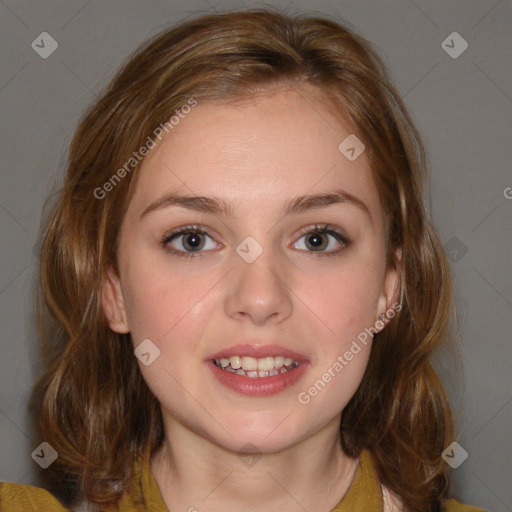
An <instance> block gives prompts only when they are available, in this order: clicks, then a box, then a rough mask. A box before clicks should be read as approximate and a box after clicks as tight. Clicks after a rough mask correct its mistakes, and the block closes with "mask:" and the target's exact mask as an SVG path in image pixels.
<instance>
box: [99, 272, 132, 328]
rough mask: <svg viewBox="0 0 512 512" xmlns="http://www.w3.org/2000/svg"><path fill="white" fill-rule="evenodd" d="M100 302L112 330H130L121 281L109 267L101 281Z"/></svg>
mask: <svg viewBox="0 0 512 512" xmlns="http://www.w3.org/2000/svg"><path fill="white" fill-rule="evenodd" d="M101 304H102V306H103V311H104V313H105V316H106V317H107V320H108V324H109V325H110V328H111V329H112V330H113V331H114V332H117V333H119V334H126V333H127V332H130V328H129V327H128V320H127V318H126V310H125V307H124V298H123V292H122V290H121V283H120V281H119V277H118V275H117V274H116V273H115V272H114V271H113V270H112V269H110V268H109V269H108V270H107V273H106V277H105V280H104V281H103V290H102V295H101Z"/></svg>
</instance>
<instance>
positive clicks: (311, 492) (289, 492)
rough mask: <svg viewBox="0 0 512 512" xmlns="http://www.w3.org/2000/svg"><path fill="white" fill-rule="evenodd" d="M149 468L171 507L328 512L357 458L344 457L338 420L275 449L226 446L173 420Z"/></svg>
mask: <svg viewBox="0 0 512 512" xmlns="http://www.w3.org/2000/svg"><path fill="white" fill-rule="evenodd" d="M166 423H167V425H166V440H165V442H164V443H163V445H162V447H161V448H160V449H159V450H158V451H157V453H156V454H155V456H154V457H153V459H152V462H151V470H152V472H153V475H154V476H155V479H156V481H157V484H158V486H159V488H160V491H161V494H162V497H163V499H164V502H165V503H166V505H167V507H168V508H169V510H187V511H190V512H194V511H200V512H209V511H220V510H244V509H246V508H247V504H248V503H250V504H251V507H250V508H251V511H254V512H259V511H265V512H269V511H274V510H275V511H276V512H277V511H280V512H288V511H290V512H291V511H300V510H315V511H319V512H324V511H325V512H329V511H330V510H332V509H333V508H334V507H335V506H336V505H337V504H338V503H339V501H340V500H341V499H342V497H343V496H344V495H345V493H346V492H347V490H348V488H349V487H350V484H351V482H352V479H353V477H354V475H355V470H356V468H357V460H354V459H351V458H349V457H347V456H346V455H345V454H344V453H343V451H342V449H341V443H340V437H339V429H338V425H339V418H338V419H336V420H335V421H333V422H332V424H329V425H327V426H326V427H324V428H323V429H322V430H321V431H320V432H317V433H315V434H314V435H312V436H310V437H308V438H306V439H303V440H302V441H300V442H298V443H297V444H295V445H293V446H290V447H288V448H286V449H284V450H282V451H279V452H277V453H255V454H240V453H238V454H237V453H235V452H232V451H230V450H227V449H225V448H223V447H221V446H219V445H217V444H215V443H214V442H212V441H211V440H209V439H205V438H204V437H202V436H200V435H198V434H197V433H196V432H193V431H191V430H189V429H188V428H186V427H184V426H183V425H182V424H181V423H178V422H177V421H168V422H166Z"/></svg>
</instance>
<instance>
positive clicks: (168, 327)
mask: <svg viewBox="0 0 512 512" xmlns="http://www.w3.org/2000/svg"><path fill="white" fill-rule="evenodd" d="M306 98H307V101H306ZM350 133H352V131H351V130H350V127H349V125H348V124H347V123H346V122H345V121H343V122H342V120H340V119H339V116H338V118H335V117H334V115H333V114H332V113H331V112H330V111H329V110H328V109H327V108H326V107H325V106H324V105H323V104H322V103H321V102H320V101H319V100H318V98H317V95H315V94H314V91H313V90H312V89H308V88H307V87H303V88H302V89H301V91H300V94H299V93H298V92H297V91H295V90H293V89H285V88H280V89H277V90H275V91H272V92H270V91H269V92H267V93H265V94H262V95H259V96H255V97H253V98H252V99H250V100H246V101H243V102H238V103H236V104H235V103H233V104H229V103H223V104H220V103H209V102H203V103H201V102H199V104H198V106H197V107H195V108H194V109H193V111H192V112H191V113H190V114H188V115H187V116H186V117H185V118H184V119H182V120H181V121H180V123H179V125H178V126H177V127H176V128H175V129H174V130H173V131H172V132H171V133H170V134H169V135H168V136H167V137H166V138H164V139H163V140H162V142H161V143H160V144H159V145H158V147H157V148H155V149H154V150H152V151H151V152H150V154H149V155H148V156H147V157H146V158H145V159H144V161H143V163H142V166H141V169H140V175H139V178H138V182H137V186H136V190H135V193H134V196H133V198H132V200H131V202H130V205H129V207H128V210H127V213H126V216H125V218H124V220H123V223H122V226H121V233H120V244H119V252H118V262H119V275H115V274H114V273H113V272H111V273H110V276H109V278H108V280H107V283H106V285H107V286H106V287H105V293H104V297H103V305H104V309H105V312H106V314H107V317H108V319H109V323H110V327H111V328H112V329H113V330H114V331H116V332H119V333H124V332H130V333H131V336H132V339H133V342H134V346H137V345H138V344H139V343H141V342H142V340H145V339H150V340H151V341H152V342H153V343H154V344H155V345H156V346H157V347H158V348H159V350H160V356H159V357H158V358H156V359H155V360H154V362H153V363H152V364H151V365H149V366H144V365H143V364H142V363H140V362H139V366H140V369H141V372H142V374H143V376H144V379H145V380H146V382H147V383H148V385H149V387H150V389H151V390H152V391H153V393H154V394H155V395H156V397H157V398H158V400H159V402H160V404H161V408H162V414H163V419H164V427H165V434H166V441H165V443H164V445H163V447H162V448H161V449H160V450H159V452H158V453H157V455H156V456H155V457H154V459H153V460H152V471H153V474H154V476H155V478H156V480H157V483H158V485H159V487H160V490H161V492H162V496H163V498H164V501H165V502H166V504H167V506H168V508H169V509H170V510H194V509H195V510H197V511H200V512H202V511H217V510H219V511H220V510H242V509H245V508H246V507H247V504H248V503H251V510H253V511H259V510H261V511H263V510H265V511H269V510H271V511H274V510H275V511H277V510H279V511H292V510H293V511H296V510H304V509H306V510H316V511H328V510H331V509H332V508H333V507H334V506H335V505H336V504H337V503H338V502H339V501H340V500H341V498H342V497H343V495H344V494H345V493H346V491H347V489H348V488H349V486H350V483H351V482H352V479H353V477H354V474H355V470H356V467H357V463H358V461H357V460H352V459H350V458H348V457H347V456H346V455H345V454H344V453H343V452H342V450H341V447H340V439H339V422H340V417H341V412H342V410H343V408H344V407H345V405H346V404H347V402H348V401H349V400H350V398H351V397H352V396H353V394H354V393H355V391H356V389H357V387H358V385H359V383H360V382H361V379H362V376H363V374H364V371H365V368H366V365H367V361H368V356H369V351H370V347H371V342H370V343H368V345H367V346H363V345H361V348H362V349H361V351H360V352H359V353H358V354H357V355H355V356H354V358H353V359H352V360H351V361H350V362H349V364H348V365H347V366H345V367H344V368H343V370H342V371H341V372H339V373H336V374H335V375H336V376H335V377H334V378H332V379H331V381H330V382H329V383H328V384H327V385H326V386H325V388H324V389H322V391H321V392H319V393H318V394H317V396H315V397H312V398H311V400H310V402H309V403H308V404H306V405H304V404H301V403H299V401H298V394H299V393H300V392H302V391H307V389H308V388H309V387H310V386H311V385H312V384H313V383H314V382H315V381H317V380H318V379H320V378H321V377H322V374H324V373H325V371H327V369H328V368H329V367H332V365H333V363H334V362H335V361H336V360H337V357H338V356H339V355H343V354H344V353H345V352H346V351H347V350H348V349H349V348H350V346H351V343H352V341H353V340H355V339H356V337H357V335H358V334H359V333H361V332H362V331H364V329H365V328H369V327H372V326H374V325H375V322H376V321H377V320H378V318H379V315H380V314H381V313H384V312H385V311H386V310H387V309H389V308H390V307H391V305H392V303H393V302H394V301H395V300H396V292H397V273H396V272H395V271H394V270H391V269H388V268H387V265H386V259H385V248H386V240H385V235H384V233H385V230H384V225H383V213H382V210H381V206H380V202H379V197H378V192H377V190H376V187H375V185H374V183H373V180H372V177H371V171H370V168H369V166H368V161H367V159H366V156H365V153H363V154H362V155H361V156H360V157H359V158H357V159H356V160H355V161H353V162H351V161H349V160H348V159H347V158H345V156H344V155H343V154H341V153H340V151H339V150H338V145H339V144H340V142H341V141H343V140H344V139H345V138H346V137H347V136H348V135H349V134H350ZM339 189H343V190H344V191H346V192H348V193H349V194H352V195H353V196H355V197H357V198H358V199H359V200H360V201H362V202H363V203H364V204H365V205H366V207H367V209H368V213H365V211H363V209H362V208H359V207H357V206H354V205H353V204H350V203H343V204H336V205H330V206H327V207H324V208H316V209H313V210H309V211H306V212H303V213H299V214H293V215H290V216H283V214H282V208H283V205H284V204H285V203H286V202H288V201H290V200H291V199H293V198H295V197H297V196H300V195H303V194H315V193H322V192H332V191H334V190H339ZM169 192H180V193H183V194H187V195H208V196H215V197H219V198H222V199H224V200H226V201H230V202H231V205H232V208H233V210H234V213H235V216H233V217H228V216H225V215H220V214H219V215H215V214H211V213H204V212H197V211H192V210H188V209H185V208H181V207H179V206H169V207H167V208H163V209H160V210H154V211H152V212H151V213H149V214H148V215H146V216H144V217H143V218H142V219H140V216H141V213H142V212H143V211H144V210H145V209H146V208H147V207H148V205H149V204H150V203H152V202H153V201H155V200H156V199H159V198H160V197H162V196H163V195H165V194H166V193H169ZM318 223H326V224H329V225H330V226H332V227H333V228H335V229H337V230H340V231H341V232H342V233H343V234H344V235H345V236H347V237H348V238H349V240H350V241H351V242H350V243H349V244H348V245H347V246H344V245H342V244H340V243H339V242H338V241H337V240H336V239H335V238H334V237H332V236H331V235H323V238H322V240H323V241H324V242H325V243H328V246H327V247H325V248H324V249H321V251H322V250H323V251H324V253H325V252H331V255H330V256H322V255H321V254H319V253H318V252H316V251H315V249H314V247H313V248H311V247H309V248H308V246H307V245H306V241H307V240H310V239H311V235H309V237H308V236H304V234H303V231H304V230H305V228H308V227H309V228H311V229H312V230H313V231H314V225H315V224H318ZM188 224H198V225H200V226H201V227H202V228H203V229H205V230H206V231H208V235H209V236H205V237H204V238H203V239H201V240H202V241H203V242H204V244H205V245H204V246H203V247H204V248H203V250H202V257H200V258H199V257H197V258H185V257H179V256H176V255H174V254H172V253H171V252H170V251H169V250H168V249H169V246H171V248H174V249H175V250H182V251H185V248H184V246H183V242H184V239H185V238H186V237H185V236H181V237H180V236H178V237H177V238H176V239H174V241H172V242H169V244H168V247H167V249H166V248H164V247H162V246H161V245H160V244H159V241H160V239H161V238H162V237H164V235H166V234H168V233H169V232H170V231H171V230H172V229H174V228H179V227H181V226H186V225H188ZM248 236H251V237H253V238H254V239H255V240H256V241H257V242H258V243H259V244H260V246H261V247H262V248H263V253H262V254H261V255H260V256H259V257H258V258H257V259H256V260H255V261H254V262H253V263H250V264H249V263H247V262H246V261H244V260H243V259H242V258H241V257H240V256H239V255H238V254H237V252H236V251H235V249H236V247H237V246H238V245H239V244H240V243H241V242H242V241H243V240H244V239H245V238H246V237H248ZM209 237H211V238H209ZM188 241H190V238H189V239H188ZM340 248H341V251H340V252H338V253H337V254H336V255H333V254H332V252H333V251H335V250H337V249H340ZM189 252H190V251H189ZM194 254H197V253H194ZM247 339H251V340H258V342H259V343H258V344H262V345H264V344H268V343H278V344H280V345H282V346H284V347H286V348H289V349H291V350H294V351H296V352H299V353H302V354H304V355H305V356H306V357H307V359H308V361H309V365H308V368H307V371H306V373H305V374H304V375H303V377H302V378H301V379H300V380H299V381H298V382H297V383H296V384H294V385H293V386H291V387H289V388H287V389H285V390H284V391H282V392H281V393H279V394H277V395H275V396H270V397H253V396H250V397H248V396H243V395H240V394H238V393H236V392H235V391H232V390H230V389H228V388H226V387H224V386H223V385H221V384H220V383H219V382H218V381H217V380H216V379H215V378H214V376H213V375H212V373H211V371H210V370H209V369H208V368H207V367H206V366H205V360H207V359H208V357H209V356H211V355H212V354H214V353H215V352H218V351H220V350H222V349H224V348H227V347H230V346H232V345H234V344H236V343H244V341H245V340H247ZM247 443H250V444H251V445H252V447H249V448H248V447H247V446H246V447H245V449H244V450H243V451H244V452H253V453H254V454H256V455H255V457H254V459H252V461H251V460H250V459H247V457H241V456H240V453H239V451H240V450H241V449H242V447H244V446H245V445H246V444H247ZM248 460H249V463H247V462H248ZM253 462H255V463H253Z"/></svg>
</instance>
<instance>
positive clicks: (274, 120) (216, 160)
mask: <svg viewBox="0 0 512 512" xmlns="http://www.w3.org/2000/svg"><path fill="white" fill-rule="evenodd" d="M349 136H350V137H353V128H351V126H350V125H349V124H348V123H347V122H346V120H344V119H343V118H342V117H341V116H340V115H336V114H335V113H334V112H333V110H332V109H330V108H328V107H327V104H326V103H325V102H323V101H322V100H321V97H320V94H319V93H318V91H313V90H312V88H309V89H308V88H301V89H284V88H283V89H279V90H276V91H272V92H267V93H265V94H258V95H256V96H254V97H251V98H246V99H244V100H243V101H239V100H237V101H227V102H213V101H204V102H201V100H198V105H197V106H196V107H195V108H194V109H193V110H191V111H190V113H188V114H187V115H185V116H183V117H182V118H181V119H180V121H179V124H178V125H177V126H175V127H174V129H173V130H172V131H171V132H170V133H169V134H168V135H166V136H165V137H164V138H163V140H162V141H161V142H160V143H159V144H158V146H157V147H156V148H155V149H153V150H151V152H150V153H149V154H148V156H146V158H145V159H144V161H143V162H142V165H141V168H140V169H139V176H138V180H137V186H136V189H135V193H134V196H133V198H132V203H133V205H132V209H137V210H138V211H141V210H143V209H144V208H145V206H147V203H148V202H150V201H153V200H154V199H155V198H156V197H157V196H158V195H161V194H162V193H164V192H175V191H179V192H181V193H186V194H187V195H191V194H195V195H212V196H216V197H219V198H224V199H227V200H229V201H230V202H232V203H233V204H234V207H235V208H238V209H240V210H243V209H244V207H252V206H256V205H258V204H259V205H265V207H266V208H273V206H274V205H275V207H276V208H277V207H279V206H281V205H282V203H283V202H286V201H287V200H289V199H292V198H293V197H294V196H298V195H304V194H308V193H319V192H328V191H332V190H337V189H340V188H341V189H343V190H346V191H347V192H348V193H349V194H352V195H354V196H356V197H359V198H360V199H361V200H363V201H364V202H365V203H366V204H367V205H368V207H369V209H370V210H372V209H373V210H376V211H375V212H374V214H376V215H378V213H379V212H378V211H377V210H378V209H379V204H378V203H379V201H378V195H377V191H376V189H375V185H374V183H373V179H372V174H371V169H370V167H369V165H368V161H367V159H366V155H365V153H364V152H363V153H362V154H361V155H360V156H359V157H357V158H356V159H355V160H353V161H351V160H349V159H348V158H347V156H346V153H343V152H342V151H340V149H339V147H340V144H341V143H343V141H345V140H346V139H347V137H349ZM348 140H349V141H351V140H353V139H352V138H349V139H348ZM345 146H346V144H344V145H343V144H342V149H343V148H344V147H345Z"/></svg>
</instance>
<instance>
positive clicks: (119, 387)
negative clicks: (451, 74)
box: [34, 9, 452, 512]
mask: <svg viewBox="0 0 512 512" xmlns="http://www.w3.org/2000/svg"><path fill="white" fill-rule="evenodd" d="M305 84H307V85H313V86H315V87H316V90H318V92H319V94H320V95H321V97H322V98H323V100H324V104H325V106H326V107H327V108H330V109H332V110H333V111H334V112H336V113H337V114H338V115H339V116H340V119H345V120H348V121H349V123H351V124H352V127H353V129H354V131H355V133H357V135H358V137H359V138H360V139H361V140H362V141H363V142H364V144H365V145H366V148H367V151H366V153H365V154H366V155H367V158H368V159H369V162H370V166H371V170H372V173H373V178H374V180H375V183H376V186H377V189H378V191H379V195H380V201H381V205H382V208H383V212H384V215H385V221H386V226H387V234H388V237H387V238H388V240H387V244H388V264H389V265H390V266H395V267H396V268H399V272H400V279H401V280H400V283H401V290H400V294H401V303H402V310H401V311H400V312H399V313H398V314H397V315H396V317H395V318H394V319H393V320H392V321H391V322H390V323H389V324H388V325H387V327H386V329H384V330H383V331H382V332H380V333H379V334H377V335H376V337H375V339H374V343H373V348H372V351H371V355H370V360H369V363H368V367H367V370H366V373H365V375H364V378H363V381H362V383H361V385H360V387H359V388H358V390H357V392H356V393H355V395H354V396H353V398H352V399H351V401H350V402H349V404H348V405H347V407H346V408H345V409H344V411H343V414H342V420H341V425H340V429H341V434H342V443H343V449H344V450H345V452H346V453H347V454H348V455H349V456H352V457H356V456H358V455H359V453H360V452H361V450H363V449H368V450H370V451H371V453H372V456H373V459H374V461H375V465H376V468H377V471H378V475H379V477H380V480H381V482H382V484H383V485H385V486H386V487H387V488H388V489H389V490H390V491H391V492H392V493H394V494H395V495H397V496H398V497H399V498H400V499H401V501H402V502H403V504H404V506H405V508H406V510H409V511H414V512H423V511H425V512H426V511H429V512H431V511H433V510H439V509H440V507H441V503H442V501H443V499H445V498H446V495H447V489H448V484H447V478H446V468H445V464H444V461H443V460H442V458H441V452H442V451H443V449H444V448H445V446H446V444H448V442H450V441H451V430H452V419H451V413H450V408H449V405H448V402H447V399H446V396H445V393H444V391H443V387H442V385H441V382H440V380H439V379H438V377H437V375H436V373H435V372H434V370H433V366H432V354H433V351H434V349H435V348H436V347H437V346H438V345H439V344H440V343H441V342H442V341H443V340H446V339H448V336H447V325H448V320H449V312H450V311H451V302H452V296H451V294H452V292H451V281H450V275H449V270H448V266H447V262H446V259H445V256H444V254H443V251H442V247H441V245H440V242H439V239H438V236H437V234H436V232H435V230H434V228H433V227H432V224H431V222H430V221H429V218H428V215H427V213H426V210H425V207H424V204H423V191H424V182H425V174H426V158H425V152H424V149H423V146H422V142H421V140H420V137H419V135H418V133H417V131H416V129H415V127H414V126H413V123H412V121H411V119H410V117H409V115H408V113H407V111H406V109H405V107H404V105H403V103H402V101H401V100H400V98H399V97H398V95H397V93H396V92H395V90H394V88H393V86H392V84H391V81H390V79H389V77H388V75H387V72H386V70H385V67H384V65H383V63H382V61H381V59H380V58H379V56H378V54H377V53H376V52H375V50H373V48H372V47H371V45H370V44H369V43H368V42H367V41H365V40H364V39H363V38H361V37H359V36H358V35H356V34H355V33H354V32H353V31H351V30H349V29H347V28H346V27H344V26H342V25H340V24H339V23H337V22H334V21H332V20H329V19H325V18H323V17H318V16H316V15H296V16H291V15H288V14H284V13H281V12H278V11H274V10H268V9H256V10H249V11H242V12H224V13H218V14H208V15H203V16H201V17H198V18H195V19H191V20H188V21H186V22H184V23H182V24H181V25H179V26H177V27H175V28H172V29H170V30H167V31H165V32H164V33H162V34H160V35H158V36H157V37H156V38H154V39H152V40H151V41H150V42H149V43H147V44H146V45H145V46H144V47H142V48H141V49H139V50H138V52H137V53H136V54H134V55H133V56H131V58H130V59H129V60H128V61H127V63H126V64H125V65H124V66H123V67H122V69H121V70H120V72H119V73H118V74H117V75H116V76H115V77H114V79H113V80H112V82H111V83H110V85H109V86H108V88H107V89H106V91H105V92H104V93H103V94H102V95H101V97H100V98H99V99H98V100H97V101H95V103H94V104H93V105H92V106H91V107H90V108H89V110H88V111H87V112H86V114H85V115H84V117H83V119H82V120H81V122H80V124H79V126H78V129H77V131H76V133H75V135H74V138H73V140H72V143H71V146H70V150H69V158H68V163H67V172H66V174H65V178H64V183H63V186H62V188H61V190H60V191H59V194H58V197H57V201H56V203H55V205H54V206H53V209H52V211H51V214H50V216H49V220H48V222H47V225H46V227H45V231H44V238H43V241H42V247H41V254H40V292H41V293H40V296H39V302H38V304H39V308H40V312H41V316H40V319H41V324H40V325H41V338H42V341H43V347H42V348H43V355H44V363H45V367H46V369H45V371H44V373H43V374H42V375H41V376H40V378H39V380H38V382H37V383H36V385H35V388H34V397H36V398H35V402H36V403H38V404H39V406H38V411H37V414H38V417H39V424H40V429H41V434H42V437H43V438H44V440H45V441H47V442H49V443H50V444H51V445H52V446H53V447H54V448H55V449H56V450H57V452H58V454H59V457H58V459H57V460H56V461H55V462H54V463H53V465H52V466H51V468H50V469H52V470H53V472H54V474H55V475H56V477H57V481H58V482H59V488H60V491H61V493H60V494H61V496H63V497H64V499H65V500H66V501H67V502H68V503H72V502H73V501H77V500H80V499H86V500H87V501H89V502H90V503H92V504H95V505H96V506H97V507H98V509H99V510H110V509H115V505H116V503H117V502H118V501H119V499H120V497H121V496H122V495H123V493H124V492H126V490H127V486H128V482H129V480H130V478H131V476H132V474H133V466H134V462H135V460H136V458H137V457H138V456H140V455H141V454H151V453H153V452H154V451H155V450H156V448H158V447H159V446H160V444H161V443H162V440H163V434H164V433H163V425H162V418H161V412H160V408H159V403H158V402H157V400H156V398H155V397H154V396H153V395H152V393H151V392H150V391H149V389H148V387H147V386H146V384H145V382H144V380H143V378H142V376H141V373H140V371H139V367H138V364H137V361H136V359H135V357H134V355H133V346H132V342H131V339H130V336H129V335H119V334H116V333H114V332H113V331H112V330H111V329H110V328H109V326H108V322H107V320H106V317H105V314H104V312H103V310H102V306H101V296H102V290H103V285H104V282H105V277H106V272H107V270H108V269H109V268H111V269H113V270H114V271H115V272H117V270H118V267H117V262H116V250H117V240H118V233H119V227H120V224H121V222H122V220H123V215H124V212H125V211H126V208H127V205H128V203H129V201H130V198H131V196H132V194H133V191H134V186H135V184H136V178H137V172H138V166H137V167H135V168H134V169H133V171H131V172H129V173H127V174H126V176H125V177H124V178H123V179H122V180H121V181H120V182H119V183H116V185H115V186H114V187H112V190H111V191H109V193H108V194H106V195H105V196H104V197H103V198H101V199H97V198H96V197H95V194H94V191H95V190H97V189H98V188H99V187H100V188H101V187H102V186H103V185H104V183H106V182H107V181H109V180H110V179H111V177H112V175H113V174H114V173H115V172H116V171H117V170H118V169H119V168H121V167H122V166H123V165H124V164H125V163H126V161H127V160H129V158H130V157H131V156H132V154H133V152H134V151H136V150H137V149H139V148H140V147H141V146H142V145H143V144H144V142H145V141H146V140H147V138H148V136H150V135H151V134H152V133H153V131H154V130H155V128H156V127H158V126H159V125H160V124H163V123H165V122H166V121H168V120H169V118H170V116H171V115H172V114H173V113H174V112H175V111H176V110H178V109H179V108H180V107H181V106H182V105H184V104H186V103H187V101H188V100H190V98H195V99H196V100H197V101H198V102H199V103H201V101H219V100H229V99H237V98H243V97H247V96H251V95H253V94H256V93H257V92H258V91H262V90H263V91H265V90H267V89H270V88H275V87H280V86H285V87H293V88H295V89H296V90H297V91H298V92H300V91H301V86H303V85H305ZM397 250H400V251H401V261H397V258H396V254H397ZM45 317H46V319H50V321H51V324H50V330H49V331H48V330H47V329H46V328H45V325H46V324H47V322H45V320H44V318H45ZM49 333H51V336H50V335H49Z"/></svg>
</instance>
